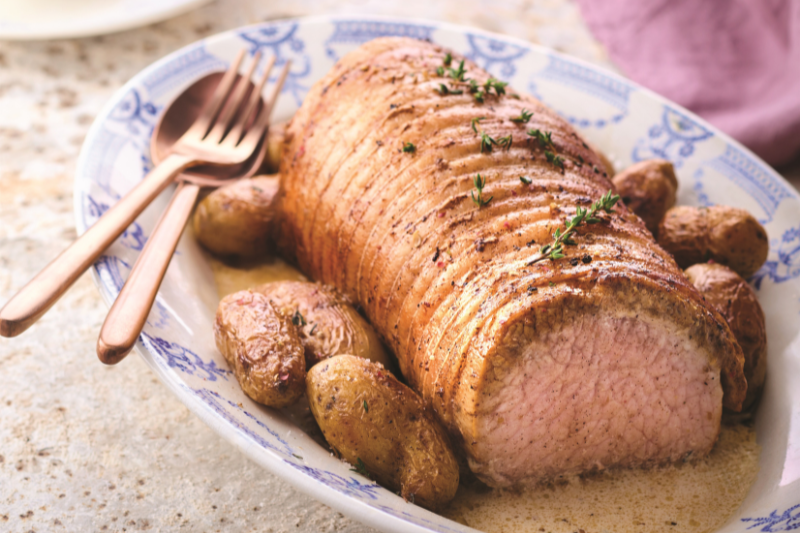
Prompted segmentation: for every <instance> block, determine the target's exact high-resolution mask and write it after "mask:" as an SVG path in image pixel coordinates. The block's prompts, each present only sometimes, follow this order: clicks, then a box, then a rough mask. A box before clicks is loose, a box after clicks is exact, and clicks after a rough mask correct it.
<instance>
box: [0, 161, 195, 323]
mask: <svg viewBox="0 0 800 533" xmlns="http://www.w3.org/2000/svg"><path fill="white" fill-rule="evenodd" d="M193 163H195V159H194V158H192V157H186V156H182V155H176V154H173V155H170V156H169V157H167V159H165V160H164V161H163V162H162V163H161V164H160V165H158V166H157V167H156V168H154V169H153V170H151V171H150V173H149V174H148V175H147V176H146V177H145V178H144V179H143V180H142V181H141V182H139V184H138V185H136V186H135V187H134V188H133V189H131V191H130V192H128V194H126V195H125V196H124V197H122V199H120V201H119V202H117V203H116V204H115V205H114V206H113V207H111V209H109V210H108V211H107V212H106V213H104V214H103V216H102V217H100V219H99V220H98V221H97V222H95V223H94V224H93V225H92V226H91V227H90V228H89V229H88V230H86V233H84V234H83V235H81V236H80V237H79V238H78V239H77V240H76V241H75V242H73V243H72V244H71V245H70V246H69V247H68V248H67V249H66V250H64V251H63V252H61V254H60V255H59V256H58V257H56V258H55V259H54V260H53V261H52V262H51V263H50V264H49V265H47V266H46V267H45V268H44V269H43V270H42V271H41V272H39V273H38V274H37V275H36V277H34V278H33V279H32V280H31V281H29V282H28V284H27V285H25V286H24V287H22V289H20V291H19V292H18V293H17V294H15V295H14V296H13V297H12V298H11V299H10V300H9V301H8V302H6V304H5V305H4V306H3V308H2V309H0V335H1V336H3V337H15V336H17V335H19V334H20V333H22V332H23V331H25V330H26V329H28V328H29V327H30V326H31V325H32V324H33V323H34V322H36V321H37V320H38V319H39V317H41V316H42V315H43V314H44V313H45V312H47V310H48V309H50V307H51V306H52V305H53V304H54V303H56V301H58V299H59V298H60V297H61V295H62V294H64V292H65V291H66V290H67V289H68V288H70V287H71V286H72V284H73V283H75V280H76V279H78V277H79V276H80V275H81V274H83V272H84V271H86V269H87V268H89V266H90V265H91V264H92V263H94V261H95V260H96V259H97V258H98V257H99V256H100V254H102V253H103V251H104V250H105V249H106V248H108V247H109V246H110V245H111V243H113V242H114V240H115V239H116V238H117V237H119V236H120V235H121V234H122V232H123V231H125V229H126V228H127V227H128V226H130V225H131V223H133V221H134V220H136V217H137V216H139V214H140V213H141V212H142V211H143V210H144V208H145V207H147V206H148V205H149V204H150V202H152V201H153V199H154V198H155V197H156V196H158V194H159V193H160V192H161V191H163V190H164V188H165V187H166V186H167V185H169V184H170V183H171V182H172V180H173V178H174V177H175V176H176V175H177V174H178V173H179V172H180V171H181V170H183V169H185V168H187V167H189V166H191V165H192V164H193Z"/></svg>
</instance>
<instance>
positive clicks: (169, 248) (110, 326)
mask: <svg viewBox="0 0 800 533" xmlns="http://www.w3.org/2000/svg"><path fill="white" fill-rule="evenodd" d="M199 192H200V187H198V186H197V185H194V184H193V183H187V182H182V183H181V184H180V185H178V189H177V190H176V191H175V194H174V195H173V196H172V200H171V201H170V203H169V206H168V207H167V210H166V211H165V212H164V214H163V215H162V216H161V218H160V219H159V221H158V224H157V225H156V227H155V229H154V230H153V233H152V234H151V235H150V237H149V238H148V239H147V244H146V245H145V247H144V249H143V250H142V252H141V253H140V254H139V258H138V259H137V260H136V263H135V264H134V265H133V269H132V270H131V273H130V275H129V276H128V280H127V281H126V282H125V285H124V286H123V287H122V291H120V293H119V296H117V299H116V300H114V304H113V305H112V306H111V310H110V311H109V312H108V316H106V320H105V322H104V323H103V328H102V329H101V330H100V337H99V338H98V339H97V357H99V358H100V360H101V361H102V362H104V363H105V364H107V365H115V364H117V363H119V362H120V361H122V359H123V358H124V357H125V356H126V355H128V352H130V351H131V349H132V348H133V345H134V344H135V343H136V339H137V338H139V334H140V333H141V332H142V328H144V324H145V322H146V321H147V315H148V314H149V313H150V308H151V307H153V302H154V301H155V299H156V293H158V288H159V286H161V280H163V279H164V274H166V272H167V267H168V266H169V262H170V260H171V259H172V254H173V253H174V252H175V248H176V247H177V246H178V241H179V240H180V238H181V234H182V233H183V228H184V226H186V222H187V221H188V220H189V217H190V216H191V214H192V209H193V208H194V204H195V201H197V196H198V194H199Z"/></svg>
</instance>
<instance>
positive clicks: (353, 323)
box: [253, 281, 390, 368]
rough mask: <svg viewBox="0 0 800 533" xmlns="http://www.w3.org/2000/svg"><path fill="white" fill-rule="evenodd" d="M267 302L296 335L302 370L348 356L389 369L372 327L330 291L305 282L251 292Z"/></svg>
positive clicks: (272, 285)
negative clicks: (300, 347) (287, 320)
mask: <svg viewBox="0 0 800 533" xmlns="http://www.w3.org/2000/svg"><path fill="white" fill-rule="evenodd" d="M253 290H254V291H256V292H260V293H261V294H263V295H265V296H266V297H267V298H269V301H270V303H272V305H273V306H274V307H275V309H276V310H277V311H278V312H279V313H281V314H282V315H283V316H285V317H288V318H290V319H291V320H292V323H294V325H295V326H297V327H298V329H299V331H300V339H301V340H302V342H303V346H304V347H305V350H306V368H311V367H312V366H314V365H315V364H317V363H318V362H320V361H322V360H323V359H327V358H328V357H332V356H334V355H340V354H351V355H357V356H358V357H363V358H365V359H370V360H372V361H376V362H378V363H382V364H383V365H385V366H390V362H389V356H388V355H387V354H386V350H384V348H383V344H381V342H380V340H378V335H377V334H376V333H375V330H374V329H372V326H371V325H370V324H369V323H368V322H367V321H366V320H364V318H363V317H362V316H361V315H359V314H358V312H357V311H356V310H355V309H354V308H353V306H352V305H350V303H349V302H348V301H347V300H346V299H345V297H344V296H342V295H341V294H340V293H339V292H338V291H336V289H334V288H333V287H328V286H325V285H322V284H320V283H311V282H306V281H276V282H274V283H266V284H264V285H261V286H259V287H256V288H255V289H253Z"/></svg>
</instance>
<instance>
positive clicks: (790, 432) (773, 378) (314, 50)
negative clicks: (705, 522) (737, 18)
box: [75, 17, 800, 533]
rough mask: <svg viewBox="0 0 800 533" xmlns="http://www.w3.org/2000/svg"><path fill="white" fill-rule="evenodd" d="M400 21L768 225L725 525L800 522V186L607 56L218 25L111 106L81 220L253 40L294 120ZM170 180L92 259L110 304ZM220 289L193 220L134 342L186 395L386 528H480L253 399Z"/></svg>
mask: <svg viewBox="0 0 800 533" xmlns="http://www.w3.org/2000/svg"><path fill="white" fill-rule="evenodd" d="M388 35H399V36H408V37H415V38H419V39H430V40H431V41H433V42H436V43H440V44H442V45H445V46H447V47H450V48H452V49H454V50H456V51H458V52H461V53H463V54H465V55H466V56H467V57H469V58H471V59H472V60H474V61H475V62H477V63H478V64H479V65H480V66H482V67H484V68H486V69H487V70H489V71H490V72H491V73H492V74H493V75H494V76H496V77H498V78H500V79H503V80H506V81H508V82H510V83H511V85H512V86H513V87H515V88H516V89H517V90H520V91H527V92H529V93H531V94H533V95H534V96H536V97H537V98H539V99H541V100H542V101H543V102H544V103H545V104H547V105H549V106H550V107H552V108H553V109H555V110H556V111H557V112H559V113H560V114H561V115H562V116H563V117H564V118H565V119H567V120H568V121H569V122H570V123H572V124H573V125H575V126H576V127H577V128H578V129H579V130H580V131H581V132H582V133H583V134H584V135H585V136H586V137H587V138H588V139H589V140H590V141H592V142H593V143H594V144H595V145H596V146H597V147H599V148H600V149H601V150H602V151H604V152H605V153H606V154H608V155H609V156H610V158H611V159H612V161H613V162H614V163H615V165H616V166H617V168H618V169H621V168H624V167H626V166H627V165H629V164H631V163H633V162H635V161H640V160H643V159H648V158H652V157H662V158H666V159H669V160H671V161H672V162H673V163H674V165H675V168H676V170H677V173H678V177H679V181H680V189H679V199H678V201H679V203H681V204H689V205H712V204H726V205H732V206H737V207H742V208H744V209H747V210H748V211H750V212H751V213H753V214H754V215H755V216H756V217H757V218H758V219H759V220H760V221H761V223H762V224H764V226H765V227H766V229H767V232H768V234H769V237H770V253H769V258H768V260H767V262H766V264H765V265H764V266H763V267H762V268H761V270H759V271H758V272H757V273H756V274H755V275H754V276H753V277H752V279H751V280H750V282H751V283H752V285H753V286H754V288H755V289H756V291H757V292H758V297H759V300H760V301H761V304H762V306H763V307H764V311H765V314H766V319H767V328H768V337H769V371H768V375H767V387H766V392H765V396H764V398H763V400H762V402H761V405H760V408H759V412H758V416H757V419H756V432H757V439H758V443H759V444H760V446H761V447H762V451H761V458H760V471H759V474H758V477H757V479H756V482H755V484H754V486H753V487H752V489H751V490H750V493H749V495H748V496H747V499H746V500H745V502H744V503H743V505H742V507H741V508H740V510H739V511H738V513H737V514H736V515H735V516H733V517H732V518H731V520H730V521H729V522H728V523H727V524H726V525H725V526H724V527H723V528H722V529H721V530H720V531H723V532H730V533H734V532H737V533H738V532H744V531H769V532H777V531H790V530H794V529H798V528H800V386H799V385H800V334H799V333H800V197H798V193H797V192H796V191H795V190H794V189H793V188H792V187H791V186H790V185H789V184H788V183H786V182H785V181H784V180H783V179H782V178H781V177H780V176H779V175H777V174H776V173H775V171H774V170H772V169H771V168H770V167H769V166H768V165H766V164H765V163H763V162H762V161H761V160H760V159H758V158H757V157H756V156H754V155H753V154H752V153H750V152H749V151H748V150H747V149H745V148H743V147H742V146H741V145H739V144H738V143H737V142H736V141H734V140H732V139H731V138H729V137H728V136H726V135H725V134H723V133H721V132H720V131H719V130H717V129H715V128H714V127H712V126H711V125H709V124H708V123H706V122H704V121H703V120H702V119H700V118H698V117H696V116H694V115H693V114H691V113H690V112H688V111H686V110H684V109H682V108H680V107H679V106H677V105H675V104H672V103H670V102H668V101H666V100H665V99H663V98H661V97H659V96H657V95H655V94H653V93H652V92H649V91H647V90H645V89H643V88H641V87H638V86H637V85H635V84H633V83H631V82H630V81H627V80H625V79H624V78H621V77H619V76H616V75H614V74H611V73H608V72H605V71H603V70H602V69H599V68H597V67H595V66H592V65H590V64H587V63H584V62H581V61H579V60H576V59H573V58H570V57H565V56H563V55H560V54H558V53H556V52H553V51H551V50H548V49H544V48H541V47H538V46H535V45H532V44H530V43H527V42H524V41H520V40H516V39H513V38H509V37H504V36H501V35H495V34H490V33H486V32H483V31H480V30H477V29H473V28H466V27H460V26H454V25H450V24H445V23H440V22H432V21H415V20H398V19H385V18H378V17H361V18H353V17H349V18H335V17H325V18H309V19H299V20H286V21H280V22H270V23H264V24H258V25H255V26H248V27H245V28H241V29H238V30H234V31H230V32H227V33H223V34H220V35H216V36H214V37H210V38H208V39H205V40H203V41H200V42H197V43H195V44H193V45H191V46H188V47H186V48H183V49H181V50H179V51H177V52H175V53H173V54H171V55H170V56H168V57H165V58H164V59H162V60H160V61H158V62H157V63H155V64H153V65H152V66H150V67H148V68H147V69H145V70H144V71H142V72H141V73H140V74H139V75H137V76H136V77H135V78H133V79H132V80H131V81H130V82H128V83H127V84H126V85H125V86H124V87H123V88H122V89H120V90H119V91H118V92H117V94H116V95H115V96H114V98H113V99H112V100H111V102H109V104H108V105H107V106H106V108H105V109H104V110H103V112H102V113H100V115H99V117H98V118H97V120H96V121H95V123H94V125H93V126H92V128H91V130H90V132H89V135H88V136H87V138H86V142H85V144H84V146H83V150H82V152H81V155H80V159H79V163H78V170H77V177H76V183H75V219H76V225H77V228H78V231H79V233H83V232H84V231H85V230H86V228H88V227H89V226H91V225H92V224H93V223H94V222H95V221H96V220H97V218H98V217H99V216H100V215H101V214H102V213H103V212H104V211H105V210H106V209H107V208H108V206H110V205H112V204H114V203H115V202H116V201H117V200H118V199H119V198H120V196H121V195H123V194H125V192H127V191H128V190H129V189H130V188H131V187H132V186H133V185H134V184H135V183H137V182H138V181H139V180H141V179H142V177H143V176H144V175H145V173H146V172H147V171H148V170H149V169H150V167H151V161H150V154H149V148H148V147H149V141H150V135H151V133H152V130H153V126H154V124H155V123H156V120H157V119H158V117H159V114H160V113H162V112H163V111H164V108H165V106H167V105H168V104H169V102H170V101H171V100H172V99H173V98H174V97H175V96H176V95H177V94H179V93H180V92H181V91H182V90H183V89H184V88H186V87H187V86H188V85H190V84H191V83H192V82H193V81H195V80H197V79H198V78H200V77H202V76H204V75H205V74H208V73H210V72H213V71H219V70H224V69H225V68H226V67H227V66H228V64H229V61H231V60H232V59H233V57H234V56H235V54H236V52H237V51H238V50H240V49H241V48H242V47H244V48H246V49H247V50H249V51H250V53H251V54H252V53H254V52H256V51H258V50H260V51H262V52H264V55H265V56H266V57H269V56H270V55H274V56H276V57H277V65H278V66H280V65H281V64H282V63H284V62H285V61H287V60H291V62H292V66H291V73H290V75H289V77H288V80H287V83H286V84H285V86H284V88H283V92H282V97H281V99H280V100H279V105H278V107H277V109H276V112H275V114H274V116H275V118H276V119H277V120H285V119H288V118H289V117H290V116H291V115H292V114H293V113H294V111H295V110H296V109H297V108H298V106H299V105H300V104H301V102H302V101H303V97H304V95H305V94H306V92H307V91H308V89H309V87H311V85H312V84H313V83H314V82H315V81H316V80H317V79H319V78H320V77H322V76H323V75H324V74H325V73H326V72H327V71H328V70H329V69H330V68H331V67H332V66H333V64H334V63H335V62H336V60H337V59H338V58H340V57H342V55H344V54H346V53H347V52H348V51H350V50H352V49H354V48H356V47H357V46H358V45H359V44H361V43H363V42H366V41H368V40H370V39H373V38H375V37H379V36H388ZM170 194H171V191H167V192H165V193H164V195H162V196H161V197H160V198H159V199H158V200H157V201H156V202H155V203H154V204H153V206H151V207H150V208H148V209H147V210H146V211H145V212H144V213H143V214H142V216H141V217H139V219H138V220H137V222H136V223H134V224H133V225H132V226H131V227H130V228H129V229H128V231H127V232H126V233H125V234H124V235H123V236H122V237H120V239H119V240H117V242H116V243H115V244H114V245H113V246H112V247H111V248H109V249H108V251H107V252H106V254H105V255H104V256H102V257H101V258H100V259H99V260H98V261H97V263H96V264H95V265H94V268H93V273H94V279H95V282H96V283H97V286H98V288H99V289H100V292H101V293H102V295H103V298H104V299H105V300H106V302H108V303H109V304H110V303H111V302H112V301H113V300H114V298H115V297H116V296H117V294H118V293H119V291H120V288H121V287H122V284H123V282H124V281H125V279H126V277H127V275H128V272H129V271H130V267H131V265H132V264H133V262H134V261H135V259H136V256H137V254H138V253H139V251H140V250H141V249H142V246H143V245H144V243H145V242H146V239H147V236H148V234H149V233H150V231H151V229H152V228H153V226H154V224H155V221H156V219H157V217H158V215H159V214H160V212H161V211H162V210H163V208H164V206H165V205H166V202H167V200H168V198H169V195H170ZM216 303H217V293H216V289H215V286H214V281H213V276H212V272H211V269H210V266H209V265H208V263H207V261H206V259H205V258H204V256H203V255H202V253H201V252H200V250H199V248H198V245H197V244H196V243H195V241H194V239H193V238H192V237H191V236H186V235H185V236H184V238H183V239H182V240H181V242H180V244H179V246H178V250H177V252H176V253H175V256H174V257H173V260H172V264H171V265H170V268H169V270H168V272H167V276H166V279H165V282H164V284H163V285H162V288H161V291H160V292H159V295H158V298H157V303H156V306H155V308H154V309H153V311H152V313H151V314H150V317H149V320H148V322H147V325H146V327H145V329H144V333H142V336H141V338H140V339H139V342H138V343H137V346H136V348H137V351H138V352H139V354H140V355H141V356H142V357H143V358H144V359H145V361H146V362H147V364H148V365H150V367H151V368H152V369H153V371H154V372H155V373H156V374H157V375H158V376H159V377H160V379H161V380H162V381H163V383H164V384H165V385H166V386H167V387H168V388H169V389H170V390H171V391H172V392H173V393H174V394H175V395H176V396H177V397H178V398H179V399H180V400H181V401H182V402H184V403H185V404H186V405H187V406H188V407H189V409H191V410H192V411H193V412H194V413H195V414H196V415H197V416H199V417H200V418H201V419H202V420H203V421H205V422H206V423H207V424H208V425H209V426H211V427H212V428H213V429H214V430H215V431H217V432H218V433H219V434H220V435H222V436H223V437H224V438H226V439H228V440H229V441H230V442H231V443H232V444H234V445H236V446H237V447H239V448H240V449H241V450H242V451H244V453H246V454H247V455H248V456H249V457H251V458H252V459H253V460H254V461H256V462H257V463H259V464H260V465H263V466H264V467H265V468H266V469H268V470H270V471H271V472H273V473H275V474H277V475H278V476H281V477H282V478H284V479H285V480H286V481H287V482H289V483H291V484H292V485H294V486H295V487H297V488H298V489H300V490H301V491H304V492H306V493H308V494H310V495H312V496H313V497H315V498H317V499H319V500H321V501H322V502H324V503H326V504H328V505H330V506H331V507H334V508H336V509H338V510H340V511H341V512H343V513H345V514H347V515H349V516H351V517H353V518H355V519H357V520H360V521H362V522H364V523H366V524H369V525H370V526H372V527H375V528H377V529H379V530H381V531H391V532H398V533H399V532H403V533H407V532H419V533H421V532H430V531H435V532H465V531H474V530H473V529H471V528H469V527H466V526H463V525H461V524H458V523H456V522H453V521H450V520H448V519H446V518H444V517H441V516H439V515H436V514H434V513H431V512H429V511H426V510H424V509H422V508H420V507H418V506H415V505H413V504H411V503H407V502H405V501H403V500H402V499H401V498H400V497H399V496H397V495H395V494H394V493H392V492H390V491H388V490H386V489H384V488H381V487H379V486H378V485H376V484H375V483H374V482H372V481H370V480H369V479H367V478H365V477H362V476H361V475H359V474H357V473H355V472H352V471H351V470H350V466H349V465H347V464H345V463H343V462H341V461H339V460H338V459H336V458H334V457H332V456H331V454H330V453H329V452H328V451H327V450H326V449H325V448H324V447H322V446H321V445H320V444H318V443H317V442H316V441H315V440H313V439H312V438H310V437H309V436H308V435H307V434H306V433H304V432H303V431H302V430H300V429H299V428H298V426H297V425H295V423H294V422H293V421H292V419H291V418H290V417H289V416H288V415H286V414H284V413H282V412H280V411H275V410H271V409H267V408H264V407H262V406H260V405H258V404H256V403H254V402H252V401H251V400H250V399H249V398H247V397H246V396H245V395H244V394H243V393H242V391H241V389H240V388H239V385H238V383H237V382H236V379H235V378H234V376H233V375H232V374H231V372H230V371H229V370H228V366H227V364H226V363H225V361H224V359H223V358H222V356H221V355H220V354H219V353H218V352H217V350H216V348H215V345H214V339H213V332H212V324H213V319H214V310H215V308H216Z"/></svg>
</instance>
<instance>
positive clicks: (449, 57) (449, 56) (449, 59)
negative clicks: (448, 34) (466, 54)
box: [443, 52, 453, 67]
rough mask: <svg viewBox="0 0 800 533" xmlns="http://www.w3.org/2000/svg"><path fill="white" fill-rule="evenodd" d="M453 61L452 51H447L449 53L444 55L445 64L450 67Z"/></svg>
mask: <svg viewBox="0 0 800 533" xmlns="http://www.w3.org/2000/svg"><path fill="white" fill-rule="evenodd" d="M452 62H453V56H452V54H451V53H450V52H447V54H446V55H445V56H444V61H443V63H444V66H446V67H449V66H450V64H451V63H452Z"/></svg>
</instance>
